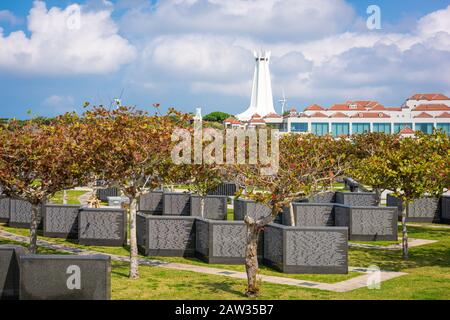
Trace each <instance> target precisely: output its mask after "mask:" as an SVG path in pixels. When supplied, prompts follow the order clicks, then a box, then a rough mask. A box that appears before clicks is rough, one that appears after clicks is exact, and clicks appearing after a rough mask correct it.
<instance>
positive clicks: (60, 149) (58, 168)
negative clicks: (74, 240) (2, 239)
mask: <svg viewBox="0 0 450 320" xmlns="http://www.w3.org/2000/svg"><path fill="white" fill-rule="evenodd" d="M79 133H80V123H79V119H78V117H77V116H76V115H75V114H65V115H64V116H61V117H59V118H57V119H55V120H53V121H52V122H51V123H50V124H43V123H40V122H34V121H26V122H24V123H20V124H19V123H17V122H16V121H14V120H13V121H11V122H9V124H8V125H7V126H5V127H0V185H2V187H3V192H4V193H5V194H7V195H8V196H11V197H16V198H20V199H23V200H26V201H28V202H30V203H31V205H32V219H31V224H30V246H29V249H30V252H32V253H36V249H37V246H36V242H37V227H38V216H39V210H40V208H41V206H42V205H44V204H45V202H46V200H47V199H49V198H50V197H52V196H53V195H54V194H55V193H56V192H57V191H60V190H63V189H70V188H73V187H76V186H79V185H82V184H83V182H84V181H85V178H87V176H88V175H87V174H86V172H87V170H88V167H86V166H85V163H86V161H85V160H86V156H88V153H86V152H85V149H84V146H83V143H82V141H81V139H80V137H81V136H80V134H79Z"/></svg>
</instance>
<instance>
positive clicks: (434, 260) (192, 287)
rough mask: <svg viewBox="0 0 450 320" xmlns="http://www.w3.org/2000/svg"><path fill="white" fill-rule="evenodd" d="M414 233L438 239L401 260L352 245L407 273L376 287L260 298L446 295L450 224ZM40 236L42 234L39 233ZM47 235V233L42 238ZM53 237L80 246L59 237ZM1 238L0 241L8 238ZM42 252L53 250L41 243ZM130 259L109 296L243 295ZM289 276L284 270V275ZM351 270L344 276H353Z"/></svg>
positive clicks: (232, 285)
mask: <svg viewBox="0 0 450 320" xmlns="http://www.w3.org/2000/svg"><path fill="white" fill-rule="evenodd" d="M0 227H1V228H2V229H5V230H7V231H11V232H14V233H16V234H23V235H27V234H28V233H27V230H24V229H11V228H8V227H4V226H0ZM408 230H409V235H410V237H412V238H419V239H431V240H438V242H436V243H433V244H429V245H425V246H420V247H414V248H411V249H410V258H409V260H407V261H405V260H403V259H402V257H401V252H400V251H397V250H396V251H389V250H373V249H359V248H351V249H350V250H349V265H351V266H358V267H369V266H371V265H376V266H378V267H379V268H381V269H382V270H392V271H402V272H406V273H408V274H407V275H405V276H402V277H399V278H395V279H391V280H389V281H386V282H383V283H382V284H381V289H380V290H369V289H367V288H361V289H357V290H353V291H350V292H345V293H336V292H329V291H320V290H317V289H310V288H300V287H294V286H285V285H277V284H269V283H262V294H261V297H260V298H261V299H382V300H384V299H450V230H449V229H430V228H424V227H409V228H408ZM40 238H42V237H40ZM43 239H45V238H43ZM50 240H51V241H53V242H57V243H64V244H67V245H73V246H77V247H82V246H78V245H77V244H75V243H71V242H67V241H64V240H61V239H50ZM7 242H8V241H5V240H3V239H0V243H7ZM8 243H9V242H8ZM373 244H378V242H373ZM89 249H91V250H98V251H101V252H109V253H115V254H128V250H127V248H107V247H89ZM40 250H41V252H42V251H43V252H42V253H55V252H53V251H51V250H43V249H40ZM157 259H159V260H164V261H174V262H182V263H191V264H202V265H205V264H204V263H203V262H200V261H198V260H196V259H184V258H161V257H158V258H157ZM209 266H211V267H224V268H226V269H230V270H243V269H242V268H243V267H242V266H229V265H227V266H223V265H209ZM272 272H273V273H274V274H273V275H275V274H276V275H280V274H279V273H277V272H276V271H273V270H271V269H268V268H265V267H262V268H261V273H262V274H272ZM127 275H128V265H127V264H124V263H120V262H113V263H112V275H111V282H112V298H113V299H180V300H182V299H220V300H226V299H245V296H244V295H243V294H242V293H243V292H244V288H245V281H244V280H240V279H233V278H228V277H222V276H214V275H206V274H199V273H194V272H189V271H179V270H171V269H167V268H163V267H147V266H141V267H140V275H141V277H140V279H139V280H129V279H128V278H127ZM283 276H288V275H283ZM292 276H293V277H295V276H298V277H299V278H301V279H304V280H310V281H320V282H330V283H331V282H335V281H340V280H342V278H341V279H339V278H340V277H341V275H292ZM352 276H354V275H353V274H350V275H348V276H342V277H343V278H345V277H347V278H349V277H352Z"/></svg>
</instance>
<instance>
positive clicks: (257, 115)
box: [252, 113, 261, 119]
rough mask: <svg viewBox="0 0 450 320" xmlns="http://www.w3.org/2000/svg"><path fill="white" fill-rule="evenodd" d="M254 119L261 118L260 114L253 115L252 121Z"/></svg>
mask: <svg viewBox="0 0 450 320" xmlns="http://www.w3.org/2000/svg"><path fill="white" fill-rule="evenodd" d="M254 118H261V116H260V115H259V114H257V113H255V114H254V115H252V119H254Z"/></svg>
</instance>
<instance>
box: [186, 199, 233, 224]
mask: <svg viewBox="0 0 450 320" xmlns="http://www.w3.org/2000/svg"><path fill="white" fill-rule="evenodd" d="M204 201H205V208H204V217H203V218H205V219H211V220H227V197H226V196H206V197H205V199H204ZM191 216H194V217H201V197H200V196H196V195H193V196H191Z"/></svg>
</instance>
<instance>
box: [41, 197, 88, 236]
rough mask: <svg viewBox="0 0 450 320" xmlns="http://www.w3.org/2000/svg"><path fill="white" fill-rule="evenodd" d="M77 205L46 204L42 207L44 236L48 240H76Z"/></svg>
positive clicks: (78, 208)
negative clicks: (48, 238)
mask: <svg viewBox="0 0 450 320" xmlns="http://www.w3.org/2000/svg"><path fill="white" fill-rule="evenodd" d="M80 208H81V206H79V205H60V204H48V205H46V206H44V210H43V211H44V214H43V229H44V233H43V234H44V236H45V237H50V238H63V239H77V238H78V212H79V210H80Z"/></svg>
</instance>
